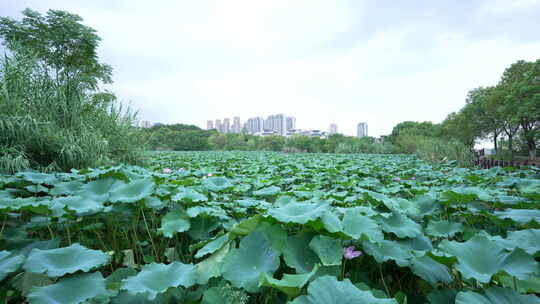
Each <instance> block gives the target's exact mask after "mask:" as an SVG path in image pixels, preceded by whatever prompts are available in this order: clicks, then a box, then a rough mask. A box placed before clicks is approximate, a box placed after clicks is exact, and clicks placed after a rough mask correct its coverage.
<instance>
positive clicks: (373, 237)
mask: <svg viewBox="0 0 540 304" xmlns="http://www.w3.org/2000/svg"><path fill="white" fill-rule="evenodd" d="M342 224H343V233H345V234H346V235H348V236H350V237H352V238H353V239H356V240H360V239H363V240H370V241H371V242H374V243H378V242H381V241H382V240H383V239H384V235H383V232H382V229H381V227H380V226H379V224H377V222H376V221H375V220H373V219H371V218H369V217H367V216H364V215H361V214H360V213H359V212H358V210H356V208H352V209H347V210H345V215H344V216H343V222H342Z"/></svg>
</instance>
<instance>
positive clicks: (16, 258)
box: [0, 251, 24, 281]
mask: <svg viewBox="0 0 540 304" xmlns="http://www.w3.org/2000/svg"><path fill="white" fill-rule="evenodd" d="M22 263H24V256H22V255H16V254H12V253H11V252H9V251H0V281H2V280H3V279H4V278H5V277H7V275H8V274H10V273H12V272H15V271H17V270H19V267H21V265H22Z"/></svg>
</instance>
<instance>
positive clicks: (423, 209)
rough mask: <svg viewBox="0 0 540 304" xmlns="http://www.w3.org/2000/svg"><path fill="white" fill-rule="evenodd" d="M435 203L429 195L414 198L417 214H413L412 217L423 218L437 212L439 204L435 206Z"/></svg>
mask: <svg viewBox="0 0 540 304" xmlns="http://www.w3.org/2000/svg"><path fill="white" fill-rule="evenodd" d="M436 201H437V200H436V199H435V198H434V197H433V196H431V195H420V196H417V197H415V198H414V200H413V202H414V204H415V205H416V208H417V209H418V212H417V213H416V214H414V216H417V217H423V216H425V215H428V214H432V213H434V212H436V211H438V209H439V204H437V203H436Z"/></svg>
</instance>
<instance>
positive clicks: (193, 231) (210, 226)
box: [188, 214, 220, 240]
mask: <svg viewBox="0 0 540 304" xmlns="http://www.w3.org/2000/svg"><path fill="white" fill-rule="evenodd" d="M219 225H220V222H219V221H218V219H217V218H215V217H211V216H207V215H204V214H202V215H199V216H198V217H196V218H192V219H191V228H189V230H188V234H189V236H190V237H192V238H193V239H195V240H207V239H209V238H211V235H210V233H212V231H214V230H216V228H217V227H219Z"/></svg>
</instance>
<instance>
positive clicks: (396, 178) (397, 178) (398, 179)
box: [392, 177, 401, 182]
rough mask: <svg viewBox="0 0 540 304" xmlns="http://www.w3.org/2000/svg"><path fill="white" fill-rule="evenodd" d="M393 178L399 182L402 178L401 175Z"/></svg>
mask: <svg viewBox="0 0 540 304" xmlns="http://www.w3.org/2000/svg"><path fill="white" fill-rule="evenodd" d="M392 180H393V181H395V182H399V181H401V178H399V177H394V178H393V179H392Z"/></svg>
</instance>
